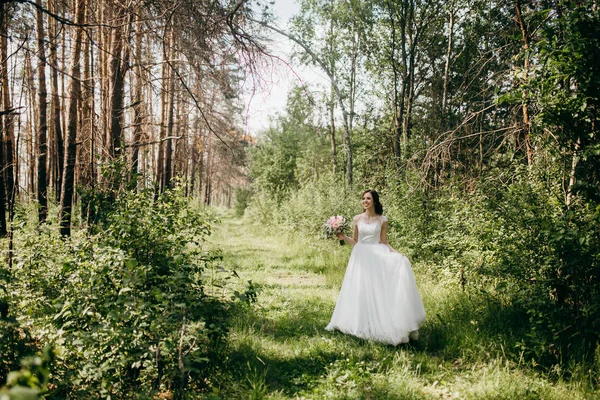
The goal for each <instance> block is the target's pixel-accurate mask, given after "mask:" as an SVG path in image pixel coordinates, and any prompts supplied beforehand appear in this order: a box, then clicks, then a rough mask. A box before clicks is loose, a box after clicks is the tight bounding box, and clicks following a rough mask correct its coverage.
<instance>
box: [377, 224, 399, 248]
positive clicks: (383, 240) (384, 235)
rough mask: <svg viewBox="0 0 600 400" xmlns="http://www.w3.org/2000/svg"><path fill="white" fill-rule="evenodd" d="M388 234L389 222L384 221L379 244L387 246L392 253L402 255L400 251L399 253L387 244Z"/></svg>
mask: <svg viewBox="0 0 600 400" xmlns="http://www.w3.org/2000/svg"><path fill="white" fill-rule="evenodd" d="M387 232H388V223H387V220H385V221H383V222H382V223H381V234H380V235H379V242H380V243H382V244H385V245H386V246H387V247H388V249H389V250H390V251H391V252H392V253H398V254H400V252H399V251H397V250H396V249H394V248H393V247H392V246H390V245H389V243H388V242H387Z"/></svg>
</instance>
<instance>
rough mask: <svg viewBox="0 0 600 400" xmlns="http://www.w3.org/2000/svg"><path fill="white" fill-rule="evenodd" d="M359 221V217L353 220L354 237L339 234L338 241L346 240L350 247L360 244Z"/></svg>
mask: <svg viewBox="0 0 600 400" xmlns="http://www.w3.org/2000/svg"><path fill="white" fill-rule="evenodd" d="M357 219H358V215H357V216H355V217H354V219H353V220H352V225H353V226H354V228H353V232H352V236H354V237H350V236H346V235H344V234H342V233H338V235H337V237H338V239H340V240H344V241H345V242H346V243H348V244H349V245H350V246H354V245H355V244H356V243H358V224H357V223H356V222H357Z"/></svg>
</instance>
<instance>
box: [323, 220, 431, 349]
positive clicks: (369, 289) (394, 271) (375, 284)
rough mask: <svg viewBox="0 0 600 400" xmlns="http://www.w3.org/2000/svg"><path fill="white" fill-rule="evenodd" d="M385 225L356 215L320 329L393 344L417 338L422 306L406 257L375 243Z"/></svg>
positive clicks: (423, 319) (379, 221) (422, 310)
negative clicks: (335, 292) (334, 296)
mask: <svg viewBox="0 0 600 400" xmlns="http://www.w3.org/2000/svg"><path fill="white" fill-rule="evenodd" d="M385 221H387V219H386V218H385V217H384V216H381V217H379V218H378V219H376V220H375V221H373V222H370V223H369V222H366V221H365V220H364V219H363V217H362V216H359V217H358V220H357V222H356V223H357V225H358V243H356V245H355V246H354V248H353V249H352V254H351V255H350V260H349V261H348V267H347V269H346V275H345V276H344V282H343V283H342V289H341V291H340V295H339V298H338V301H337V304H336V305H335V310H334V311H333V316H332V317H331V322H330V323H329V325H327V327H326V328H325V329H327V330H329V331H332V330H335V329H337V330H339V331H341V332H344V333H347V334H350V335H353V336H356V337H359V338H362V339H369V340H375V341H378V342H383V343H388V344H392V345H394V346H395V345H397V344H400V343H406V342H408V341H409V338H410V339H416V338H417V337H418V329H419V327H420V326H421V324H422V323H423V322H424V321H425V308H424V307H423V301H422V300H421V295H420V294H419V290H418V289H417V284H416V282H415V277H414V275H413V271H412V268H411V266H410V261H409V260H408V258H407V257H406V256H404V255H402V254H399V253H396V252H392V251H390V249H389V248H388V246H386V245H385V244H382V243H380V242H379V238H380V233H381V224H382V223H383V222H385Z"/></svg>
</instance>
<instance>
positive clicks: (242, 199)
mask: <svg viewBox="0 0 600 400" xmlns="http://www.w3.org/2000/svg"><path fill="white" fill-rule="evenodd" d="M234 197H235V203H234V208H235V215H237V216H238V217H242V216H243V215H244V211H246V208H248V204H249V203H250V199H251V198H252V189H250V188H236V189H235V190H234Z"/></svg>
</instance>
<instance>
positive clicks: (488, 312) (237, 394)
mask: <svg viewBox="0 0 600 400" xmlns="http://www.w3.org/2000/svg"><path fill="white" fill-rule="evenodd" d="M209 246H211V247H212V248H213V249H216V248H219V249H221V250H222V251H223V256H224V258H223V266H224V267H225V268H226V269H230V270H231V269H232V270H235V271H236V272H237V274H238V275H239V276H240V278H241V279H240V281H238V282H237V285H238V286H239V288H242V286H241V283H242V282H246V281H252V282H253V284H254V285H255V287H257V288H258V291H259V294H258V298H257V302H256V303H255V304H253V305H251V306H248V307H244V308H243V309H242V310H241V311H240V312H238V313H237V314H236V316H235V318H234V320H233V325H232V328H231V331H230V339H231V348H230V353H229V359H228V360H226V363H227V365H228V372H227V376H221V377H216V378H215V379H216V381H215V382H213V383H214V385H215V386H216V388H217V389H215V393H213V394H212V396H213V397H216V398H222V399H390V400H395V399H557V400H558V399H561V400H562V399H596V398H600V395H598V393H596V392H595V391H594V389H593V385H592V384H590V383H589V382H586V381H585V379H579V380H576V381H575V380H571V381H569V382H566V381H563V380H561V379H554V380H551V379H549V378H548V377H547V376H545V375H543V374H541V373H539V372H536V371H535V369H534V368H532V367H531V366H530V365H529V364H528V363H526V362H525V361H523V360H522V359H520V358H519V357H518V351H517V350H515V346H514V343H516V342H517V341H518V337H519V334H520V332H519V323H518V321H519V319H518V315H514V312H513V311H512V310H511V309H510V308H509V307H506V306H503V305H501V304H497V303H494V302H491V301H489V300H486V299H485V298H484V297H482V296H478V295H476V294H473V293H465V292H462V291H461V290H460V289H459V287H458V285H457V284H454V283H452V282H439V281H438V280H436V278H435V277H433V276H425V273H424V268H421V267H420V266H419V265H415V266H413V267H414V271H415V275H416V278H417V282H418V284H419V288H420V290H421V294H422V296H423V301H424V302H425V307H426V310H427V312H428V319H427V322H426V323H425V325H424V326H423V328H422V329H421V337H420V340H419V341H418V342H414V343H410V344H405V345H400V346H398V347H393V346H388V345H383V344H379V343H375V342H370V341H364V340H360V339H357V338H354V337H352V336H348V335H344V334H341V333H339V332H334V333H331V332H327V331H325V330H324V327H325V325H326V324H327V323H328V322H329V318H330V316H331V312H332V311H333V307H334V305H335V301H336V299H337V295H338V292H339V289H340V286H341V282H342V280H343V276H344V272H345V265H346V262H347V260H348V257H349V254H350V251H351V248H350V246H339V245H337V242H335V241H325V240H319V239H313V238H306V237H303V236H301V235H293V234H282V233H281V232H277V231H274V230H272V228H268V227H265V226H255V225H251V224H249V223H247V222H243V221H242V220H239V219H234V218H232V217H229V216H227V215H225V216H223V220H222V223H221V224H219V226H218V227H217V229H216V231H215V234H214V235H213V237H212V238H211V241H210V243H209ZM234 286H235V285H234Z"/></svg>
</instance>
